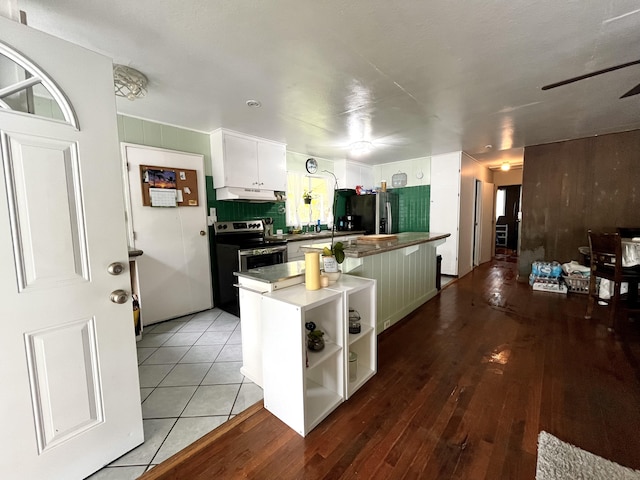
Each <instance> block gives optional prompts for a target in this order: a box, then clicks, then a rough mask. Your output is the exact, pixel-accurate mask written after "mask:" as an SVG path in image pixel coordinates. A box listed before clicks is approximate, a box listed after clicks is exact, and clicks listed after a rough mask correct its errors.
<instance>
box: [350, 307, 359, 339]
mask: <svg viewBox="0 0 640 480" xmlns="http://www.w3.org/2000/svg"><path fill="white" fill-rule="evenodd" d="M360 330H361V326H360V314H359V313H358V311H357V310H354V309H353V308H350V309H349V333H360Z"/></svg>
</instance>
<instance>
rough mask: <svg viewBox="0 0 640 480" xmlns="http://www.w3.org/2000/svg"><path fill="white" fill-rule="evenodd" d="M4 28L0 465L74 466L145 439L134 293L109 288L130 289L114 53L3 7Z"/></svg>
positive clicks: (19, 472)
mask: <svg viewBox="0 0 640 480" xmlns="http://www.w3.org/2000/svg"><path fill="white" fill-rule="evenodd" d="M0 41H2V42H3V43H4V44H5V45H6V46H2V45H0V53H2V55H0V82H2V85H0V97H2V98H0V100H2V102H0V139H1V143H2V150H1V154H0V266H1V268H0V292H1V293H0V298H1V301H0V324H1V327H2V335H0V381H1V387H0V425H2V436H1V437H0V438H1V440H0V478H6V479H10V478H33V479H36V478H38V479H39V478H43V479H44V478H46V479H79V478H83V477H85V476H87V475H89V474H91V473H92V472H94V471H96V470H98V469H99V468H101V467H102V466H104V465H105V464H107V463H109V462H111V461H112V460H113V459H115V458H117V457H119V456H121V455H122V454H123V453H125V452H127V451H128V450H130V449H132V448H133V447H135V446H136V445H138V444H140V443H141V442H142V440H143V432H142V414H141V407H140V393H139V384H138V372H137V360H136V349H135V338H134V330H133V318H132V307H131V302H130V300H127V301H125V302H124V303H121V304H120V303H115V302H114V301H112V300H111V298H110V297H111V293H112V292H114V291H117V290H123V291H124V292H127V293H129V292H130V289H131V285H130V280H129V272H128V252H127V243H126V230H125V220H124V202H123V193H122V182H121V176H120V175H121V170H120V168H121V167H120V161H119V152H118V139H117V127H116V112H115V100H114V89H113V77H112V70H111V69H112V64H111V61H110V60H109V59H107V58H105V57H102V56H100V55H97V54H95V53H92V52H90V51H88V50H85V49H83V48H80V47H78V46H75V45H72V44H70V43H67V42H64V41H62V40H59V39H57V38H54V37H51V36H49V35H46V34H43V33H41V32H38V31H36V30H33V29H30V28H28V27H25V26H23V25H20V24H18V23H16V22H13V21H11V20H7V19H5V18H3V17H0ZM16 52H20V53H19V54H18V53H16ZM7 55H8V56H7ZM11 57H13V61H12V60H11ZM16 59H17V60H16ZM16 62H17V63H16ZM18 65H22V66H24V67H18ZM24 70H27V71H28V72H29V74H28V75H25V72H24ZM25 77H26V80H25ZM51 79H53V81H52V80H51ZM34 81H35V82H34ZM21 82H27V83H28V84H31V83H35V84H36V85H35V86H34V88H33V96H32V98H31V100H30V101H31V102H32V103H33V104H35V105H36V113H37V114H38V115H32V114H28V113H21V112H20V108H17V107H16V105H18V106H19V104H20V98H19V97H20V95H24V94H25V91H26V90H25V89H24V88H22V87H24V85H26V84H25V83H21ZM54 82H55V83H54ZM12 85H13V87H11V86H12ZM21 85H22V87H21ZM43 85H44V87H43ZM7 88H8V89H9V90H12V89H17V91H16V93H10V92H9V93H8V90H7ZM3 89H4V90H3ZM45 90H47V91H48V96H43V95H42V93H43V92H44V91H45ZM47 108H48V109H49V115H48V116H50V117H53V118H54V119H50V118H43V117H42V116H40V115H41V114H42V115H44V112H45V110H47ZM56 119H58V120H56ZM113 262H120V263H121V264H123V265H124V267H125V269H124V272H122V273H121V274H120V275H111V274H109V273H108V272H107V268H108V266H109V265H110V264H111V263H113Z"/></svg>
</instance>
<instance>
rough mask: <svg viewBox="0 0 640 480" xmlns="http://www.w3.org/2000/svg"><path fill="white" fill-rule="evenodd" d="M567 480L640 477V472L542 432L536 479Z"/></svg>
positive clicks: (604, 479)
mask: <svg viewBox="0 0 640 480" xmlns="http://www.w3.org/2000/svg"><path fill="white" fill-rule="evenodd" d="M638 453H639V454H640V452H638ZM565 479H566V480H640V471H638V470H632V469H631V468H627V467H623V466H622V465H618V464H617V463H614V462H611V461H609V460H606V459H604V458H602V457H599V456H597V455H594V454H593V453H589V452H587V451H585V450H582V449H581V448H578V447H574V446H573V445H570V444H568V443H565V442H563V441H561V440H558V439H557V438H556V437H554V436H553V435H551V434H549V433H547V432H540V435H538V465H537V467H536V480H565Z"/></svg>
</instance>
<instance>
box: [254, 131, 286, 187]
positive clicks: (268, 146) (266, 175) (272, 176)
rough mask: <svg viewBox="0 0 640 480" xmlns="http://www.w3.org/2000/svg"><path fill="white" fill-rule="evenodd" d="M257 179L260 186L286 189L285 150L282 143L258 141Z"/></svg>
mask: <svg viewBox="0 0 640 480" xmlns="http://www.w3.org/2000/svg"><path fill="white" fill-rule="evenodd" d="M258 181H259V182H260V188H263V189H267V190H280V191H286V189H287V152H286V147H285V146H284V145H283V144H281V143H272V142H263V141H259V142H258Z"/></svg>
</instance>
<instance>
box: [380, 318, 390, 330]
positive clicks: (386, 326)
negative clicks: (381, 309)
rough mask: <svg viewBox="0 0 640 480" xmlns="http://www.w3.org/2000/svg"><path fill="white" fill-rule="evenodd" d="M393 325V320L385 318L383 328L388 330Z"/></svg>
mask: <svg viewBox="0 0 640 480" xmlns="http://www.w3.org/2000/svg"><path fill="white" fill-rule="evenodd" d="M390 326H391V320H385V321H384V324H383V325H382V329H383V330H386V329H387V328H389V327H390Z"/></svg>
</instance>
